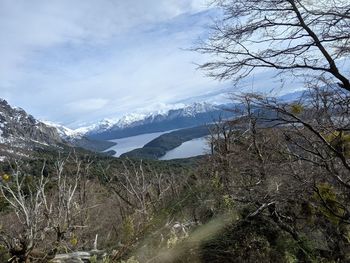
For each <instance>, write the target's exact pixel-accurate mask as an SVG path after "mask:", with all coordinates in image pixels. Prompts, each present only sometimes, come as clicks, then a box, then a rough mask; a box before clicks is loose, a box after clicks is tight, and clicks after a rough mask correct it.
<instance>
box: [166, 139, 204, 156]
mask: <svg viewBox="0 0 350 263" xmlns="http://www.w3.org/2000/svg"><path fill="white" fill-rule="evenodd" d="M208 153H210V147H209V145H208V140H207V138H206V137H203V138H198V139H193V140H190V141H187V142H184V143H183V144H181V145H180V146H179V147H177V148H175V149H173V150H170V151H169V152H167V153H166V154H165V155H164V156H163V157H161V158H160V160H172V159H179V158H189V157H194V156H198V155H203V154H208Z"/></svg>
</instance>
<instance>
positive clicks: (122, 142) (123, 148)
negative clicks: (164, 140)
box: [105, 131, 171, 157]
mask: <svg viewBox="0 0 350 263" xmlns="http://www.w3.org/2000/svg"><path fill="white" fill-rule="evenodd" d="M168 132H171V131H166V132H155V133H147V134H141V135H137V136H132V137H127V138H122V139H115V140H111V142H116V143H117V144H116V145H114V146H112V147H111V148H109V149H107V150H105V152H108V151H111V150H114V151H115V152H116V154H115V155H114V156H115V157H119V156H120V155H122V154H123V153H126V152H130V151H132V150H135V149H137V148H142V147H143V146H144V145H145V144H146V143H148V142H150V141H152V140H153V139H155V138H157V137H158V136H160V135H162V134H164V133H168Z"/></svg>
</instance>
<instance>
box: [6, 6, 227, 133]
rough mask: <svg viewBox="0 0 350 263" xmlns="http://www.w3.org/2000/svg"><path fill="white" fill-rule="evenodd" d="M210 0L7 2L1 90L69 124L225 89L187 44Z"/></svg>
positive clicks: (201, 31) (208, 12) (206, 15)
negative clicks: (201, 66) (201, 68)
mask: <svg viewBox="0 0 350 263" xmlns="http://www.w3.org/2000/svg"><path fill="white" fill-rule="evenodd" d="M207 2H208V0H50V1H47V0H31V1H28V0H16V1H13V0H0V57H1V59H0V97H2V98H4V99H6V100H8V101H9V103H10V104H11V105H14V106H19V107H22V108H23V109H25V110H26V111H27V112H29V113H30V114H32V115H34V116H35V117H36V118H39V119H41V120H50V121H53V122H57V123H60V124H63V125H66V126H68V127H71V128H77V127H79V126H82V125H85V124H87V123H92V122H96V121H98V120H100V119H103V118H118V117H121V116H122V115H125V114H127V113H131V112H135V111H142V110H148V111H152V110H155V109H159V108H161V107H163V106H164V105H168V104H174V103H180V102H191V101H194V100H195V99H196V98H202V99H203V98H205V97H210V96H214V97H215V96H219V95H220V94H221V93H225V94H226V93H227V90H228V87H229V86H230V84H229V83H222V82H218V81H216V80H213V79H209V78H208V77H206V76H205V74H204V72H202V71H199V70H197V66H196V63H201V62H204V61H205V59H206V58H205V57H204V56H203V55H201V54H198V53H196V52H193V51H189V50H188V49H189V48H191V47H193V46H194V45H195V43H196V41H198V39H199V38H200V37H205V36H206V35H207V34H208V26H209V25H210V24H211V23H212V21H213V19H215V17H216V15H217V12H216V10H215V9H214V8H213V7H211V6H208V4H207Z"/></svg>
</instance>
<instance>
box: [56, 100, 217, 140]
mask: <svg viewBox="0 0 350 263" xmlns="http://www.w3.org/2000/svg"><path fill="white" fill-rule="evenodd" d="M215 108H216V106H215V105H213V104H209V103H193V104H191V105H184V104H175V105H171V106H169V105H167V106H166V107H163V108H162V109H160V110H157V111H152V112H148V113H130V114H127V115H125V116H123V117H121V118H118V119H117V118H115V119H112V118H106V119H103V120H101V121H99V122H97V123H95V124H92V125H90V126H86V127H81V128H78V129H75V130H71V129H68V128H66V127H64V126H62V125H56V126H57V128H58V129H61V131H62V132H63V133H64V134H66V135H68V136H73V137H74V136H79V135H80V136H81V135H88V136H89V135H95V134H100V133H103V132H106V131H109V130H122V129H126V128H130V127H134V126H139V125H142V124H145V123H151V122H158V121H162V120H165V119H171V118H175V117H179V116H183V117H195V116H196V115H197V114H199V113H204V112H210V111H212V110H214V109H215Z"/></svg>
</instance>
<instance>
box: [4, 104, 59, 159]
mask: <svg viewBox="0 0 350 263" xmlns="http://www.w3.org/2000/svg"><path fill="white" fill-rule="evenodd" d="M62 143H63V140H62V138H61V136H60V134H59V133H58V131H57V130H56V129H55V128H53V127H50V126H47V125H46V124H44V123H42V122H40V121H38V120H36V119H35V118H34V117H33V116H32V115H30V114H27V113H26V112H25V111H24V110H23V109H21V108H15V107H11V106H10V105H9V104H8V103H7V101H6V100H2V99H0V155H1V156H9V155H11V156H26V154H27V153H28V152H29V151H31V150H33V149H34V148H45V147H60V145H61V144H62ZM2 159H3V158H2Z"/></svg>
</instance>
